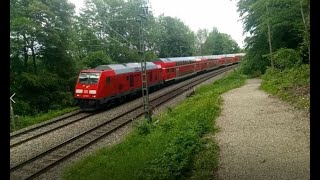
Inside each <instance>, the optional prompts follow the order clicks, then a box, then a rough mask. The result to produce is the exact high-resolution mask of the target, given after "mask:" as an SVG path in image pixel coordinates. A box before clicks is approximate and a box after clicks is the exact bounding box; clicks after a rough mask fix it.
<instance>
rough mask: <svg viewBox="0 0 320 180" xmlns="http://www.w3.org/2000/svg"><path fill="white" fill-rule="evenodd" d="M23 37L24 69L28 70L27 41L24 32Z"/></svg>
mask: <svg viewBox="0 0 320 180" xmlns="http://www.w3.org/2000/svg"><path fill="white" fill-rule="evenodd" d="M23 39H24V42H25V45H24V46H23V56H24V69H25V71H27V70H28V42H27V38H26V35H25V34H23Z"/></svg>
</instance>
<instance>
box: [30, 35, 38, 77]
mask: <svg viewBox="0 0 320 180" xmlns="http://www.w3.org/2000/svg"><path fill="white" fill-rule="evenodd" d="M33 43H34V41H32V42H31V47H30V48H31V52H32V61H33V70H34V74H36V75H37V64H36V54H35V53H34V48H33Z"/></svg>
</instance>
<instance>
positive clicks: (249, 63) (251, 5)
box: [238, 0, 310, 74]
mask: <svg viewBox="0 0 320 180" xmlns="http://www.w3.org/2000/svg"><path fill="white" fill-rule="evenodd" d="M309 9H310V1H309V0H239V2H238V11H239V12H240V15H241V16H242V20H243V23H244V32H246V33H248V34H249V37H247V38H246V40H245V42H246V47H245V50H246V57H245V59H244V61H243V66H242V69H243V71H244V73H246V74H252V73H254V72H256V71H259V72H260V73H264V72H265V70H266V69H267V67H268V66H272V63H271V62H273V61H274V60H276V61H277V62H275V63H278V65H279V63H282V62H281V61H300V59H301V60H302V62H303V63H309V49H310V46H309V44H310V43H309V41H310V15H309V12H310V11H309ZM268 27H269V28H268ZM269 29H270V31H269ZM283 48H287V49H291V50H288V51H287V50H286V51H284V50H283ZM270 50H271V51H270ZM292 50H293V51H296V53H294V54H295V55H293V52H292ZM277 51H281V52H279V53H277ZM286 53H288V54H287V55H288V56H289V57H285V54H286ZM280 54H282V55H281V57H283V58H287V59H288V58H293V59H290V60H279V55H280ZM296 54H298V55H299V56H300V57H301V58H297V57H296ZM291 55H293V56H295V57H292V56H291ZM273 56H276V57H273ZM288 65H289V64H288ZM291 65H292V63H290V65H289V66H291ZM280 66H286V65H285V64H281V65H280ZM281 68H284V67H281Z"/></svg>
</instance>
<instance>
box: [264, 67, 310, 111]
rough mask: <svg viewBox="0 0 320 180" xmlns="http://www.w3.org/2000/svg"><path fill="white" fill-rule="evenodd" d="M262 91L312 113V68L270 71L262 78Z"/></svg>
mask: <svg viewBox="0 0 320 180" xmlns="http://www.w3.org/2000/svg"><path fill="white" fill-rule="evenodd" d="M261 89H263V90H265V91H266V92H268V93H270V94H272V95H275V96H277V97H279V98H280V99H282V100H284V101H287V102H289V103H291V104H292V105H293V106H295V107H297V108H299V109H303V110H305V111H307V112H310V66H309V65H302V66H299V67H294V68H291V69H285V70H282V71H281V70H278V69H268V70H267V71H266V73H265V74H264V75H263V76H262V83H261Z"/></svg>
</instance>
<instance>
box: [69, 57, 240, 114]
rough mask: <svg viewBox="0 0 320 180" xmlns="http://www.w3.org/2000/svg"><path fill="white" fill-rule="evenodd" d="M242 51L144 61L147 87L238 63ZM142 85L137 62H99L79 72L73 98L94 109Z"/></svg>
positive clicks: (158, 85) (136, 91) (135, 90)
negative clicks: (102, 63)
mask: <svg viewBox="0 0 320 180" xmlns="http://www.w3.org/2000/svg"><path fill="white" fill-rule="evenodd" d="M243 55H244V54H226V55H210V56H192V57H174V58H159V59H157V60H155V61H154V62H147V74H148V76H147V81H148V87H149V88H156V87H161V86H162V85H163V84H164V83H167V82H168V81H172V80H178V79H181V78H186V77H188V76H191V75H195V74H196V73H199V72H203V71H208V70H212V69H216V68H218V67H221V66H228V65H231V64H235V63H238V62H239V61H240V58H241V57H242V56H243ZM141 86H142V82H141V64H140V63H126V64H110V65H100V66H98V67H96V68H94V69H89V70H82V71H81V72H80V74H79V78H78V81H77V84H76V86H75V93H74V98H75V99H76V100H77V101H78V104H79V106H80V108H81V109H84V110H95V109H99V107H100V105H102V104H106V103H110V102H113V101H117V100H123V99H126V98H128V97H130V96H136V95H139V94H140V93H141Z"/></svg>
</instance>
